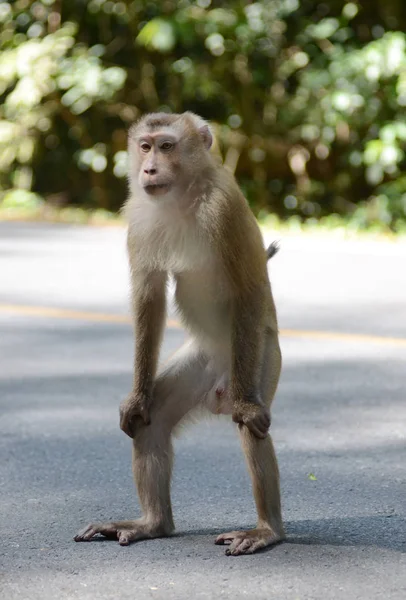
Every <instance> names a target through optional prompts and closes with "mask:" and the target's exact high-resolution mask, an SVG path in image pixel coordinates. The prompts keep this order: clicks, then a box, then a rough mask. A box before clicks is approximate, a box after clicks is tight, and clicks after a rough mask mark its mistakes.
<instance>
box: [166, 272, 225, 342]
mask: <svg viewBox="0 0 406 600" xmlns="http://www.w3.org/2000/svg"><path fill="white" fill-rule="evenodd" d="M174 278H175V283H176V291H175V300H176V304H177V307H178V309H179V311H180V313H181V315H182V317H183V320H184V322H185V324H186V326H187V327H188V328H189V329H190V330H192V332H194V333H196V334H200V335H202V336H204V337H208V338H210V339H216V340H217V339H218V338H219V337H222V338H224V337H225V336H227V335H228V333H229V331H230V299H229V295H228V293H227V289H226V287H225V286H224V285H223V283H222V280H221V277H219V276H217V277H213V274H212V273H211V272H210V271H209V270H207V271H206V270H205V269H202V270H200V271H198V272H196V273H191V272H184V273H178V274H175V275H174Z"/></svg>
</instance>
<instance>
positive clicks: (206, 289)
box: [75, 112, 285, 556]
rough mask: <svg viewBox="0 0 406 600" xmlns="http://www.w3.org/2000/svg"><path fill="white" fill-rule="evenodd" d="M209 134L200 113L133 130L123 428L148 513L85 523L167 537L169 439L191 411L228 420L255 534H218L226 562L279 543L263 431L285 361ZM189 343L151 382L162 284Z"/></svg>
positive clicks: (251, 243)
mask: <svg viewBox="0 0 406 600" xmlns="http://www.w3.org/2000/svg"><path fill="white" fill-rule="evenodd" d="M212 142H213V137H212V132H211V130H210V128H209V126H208V125H207V123H206V122H205V121H204V120H203V119H202V118H200V117H198V116H197V115H195V114H193V113H190V112H186V113H183V114H172V115H170V114H164V113H156V114H148V115H146V116H145V117H143V118H142V119H141V120H140V121H139V122H138V123H137V124H135V125H134V126H132V128H131V129H130V132H129V140H128V143H129V158H130V175H129V186H130V197H129V200H128V201H127V203H126V206H125V209H124V210H125V216H126V218H127V221H128V255H129V261H130V268H131V284H132V305H133V306H132V308H133V315H134V329H135V340H136V347H135V364H134V382H133V389H132V391H131V393H130V395H129V396H128V398H127V399H126V400H124V402H123V403H122V404H121V406H120V427H121V429H122V430H123V431H124V432H125V433H126V434H127V435H128V436H129V437H130V438H132V440H133V473H134V479H135V483H136V486H137V490H138V495H139V500H140V504H141V507H142V510H143V516H142V517H141V518H139V519H137V520H132V521H117V522H111V523H102V524H90V525H88V526H87V527H85V528H84V529H83V530H82V531H80V532H79V533H78V534H77V535H76V537H75V540H76V541H77V542H80V541H88V540H90V539H91V538H93V537H94V536H95V535H96V534H101V535H103V536H105V537H108V538H113V539H117V540H118V542H119V544H121V545H122V546H127V545H128V544H130V543H131V542H135V541H138V540H142V539H148V538H156V537H162V536H169V535H170V534H171V533H172V532H173V530H174V523H173V516H172V507H171V499H170V482H171V471H172V458H173V452H172V442H171V437H172V434H173V432H174V430H175V428H176V427H177V426H178V425H179V424H180V423H181V422H182V423H183V422H184V421H185V419H186V418H187V416H188V415H190V414H192V413H193V411H196V412H199V413H201V412H204V411H202V409H206V410H208V411H210V412H211V413H213V414H225V415H230V416H231V418H232V420H233V421H234V422H235V423H237V424H238V432H239V435H240V438H241V442H242V447H243V450H244V453H245V457H246V461H247V464H248V469H249V472H250V476H251V479H252V487H253V493H254V497H255V503H256V508H257V513H258V521H257V526H256V527H255V528H254V529H252V530H248V531H230V532H227V533H222V534H221V535H219V536H218V537H217V539H216V540H215V543H216V544H224V545H227V549H226V554H228V555H233V556H235V555H240V554H251V553H253V552H255V551H256V550H259V549H260V548H264V547H265V546H269V545H271V544H276V543H278V542H280V541H281V540H283V539H284V535H285V534H284V530H283V524H282V517H281V505H280V492H279V472H278V465H277V461H276V457H275V452H274V448H273V443H272V439H271V437H270V435H269V433H268V429H269V427H270V423H271V419H270V407H271V403H272V400H273V397H274V395H275V391H276V388H277V385H278V380H279V375H280V370H281V353H280V349H279V342H278V326H277V318H276V311H275V305H274V301H273V297H272V292H271V287H270V283H269V279H268V272H267V260H268V258H270V257H271V256H272V255H273V254H274V253H275V252H276V251H277V247H276V246H275V245H271V246H270V248H269V249H268V250H267V251H266V250H265V249H264V246H263V242H262V236H261V233H260V230H259V227H258V224H257V222H256V220H255V218H254V216H253V214H252V212H251V210H250V208H249V206H248V203H247V201H246V200H245V198H244V196H243V194H242V193H241V191H240V189H239V187H238V185H237V183H236V181H235V179H234V177H233V175H232V174H231V173H230V172H229V171H228V170H227V169H226V168H225V167H224V166H223V165H222V164H221V161H220V159H219V157H218V156H217V155H216V154H215V153H213V152H211V151H210V147H211V146H212ZM169 274H171V275H172V276H173V278H174V281H175V284H176V293H175V300H176V305H177V308H178V310H179V314H180V316H181V318H182V321H183V324H184V326H185V327H186V329H187V330H188V331H189V332H190V334H191V339H190V341H189V342H188V343H187V344H186V345H185V346H183V347H182V348H181V350H180V351H178V353H177V354H175V356H174V357H173V358H172V359H171V360H170V362H169V364H167V365H165V366H164V368H163V369H162V370H161V371H160V372H159V373H157V370H158V356H159V349H160V344H161V340H162V335H163V331H164V326H165V317H166V285H167V281H168V276H169Z"/></svg>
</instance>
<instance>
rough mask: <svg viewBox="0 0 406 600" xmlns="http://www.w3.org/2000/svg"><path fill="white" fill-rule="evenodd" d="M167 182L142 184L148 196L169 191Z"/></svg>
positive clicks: (160, 194) (159, 194)
mask: <svg viewBox="0 0 406 600" xmlns="http://www.w3.org/2000/svg"><path fill="white" fill-rule="evenodd" d="M169 187H170V186H169V184H167V183H147V184H144V190H145V191H146V192H147V194H148V195H149V196H162V195H163V194H166V192H167V191H169Z"/></svg>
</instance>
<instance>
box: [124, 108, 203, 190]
mask: <svg viewBox="0 0 406 600" xmlns="http://www.w3.org/2000/svg"><path fill="white" fill-rule="evenodd" d="M211 143H212V136H211V132H210V130H209V127H208V125H207V124H206V123H205V122H204V121H203V120H202V119H201V118H200V117H197V116H196V115H193V114H192V113H184V114H183V115H167V114H165V113H155V114H151V115H147V116H146V117H144V118H143V119H141V120H140V121H139V122H138V123H137V124H135V125H134V126H133V127H132V128H131V129H130V132H129V151H130V160H131V164H130V182H131V183H132V184H133V185H134V184H135V188H138V189H139V188H141V189H142V190H143V191H144V192H145V193H146V194H147V195H148V196H154V197H165V196H166V197H168V194H169V193H171V194H170V195H171V196H174V194H173V192H176V197H181V196H183V195H184V193H185V192H186V191H187V190H188V189H189V188H190V185H191V181H192V183H193V181H194V180H195V173H196V171H197V172H199V171H201V170H202V168H203V167H204V165H205V163H206V162H207V161H208V150H209V149H210V146H211ZM133 189H134V188H133Z"/></svg>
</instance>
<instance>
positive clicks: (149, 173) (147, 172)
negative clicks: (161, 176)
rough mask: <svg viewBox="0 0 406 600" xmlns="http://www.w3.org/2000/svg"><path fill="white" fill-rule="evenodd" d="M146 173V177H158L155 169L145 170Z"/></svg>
mask: <svg viewBox="0 0 406 600" xmlns="http://www.w3.org/2000/svg"><path fill="white" fill-rule="evenodd" d="M144 173H145V174H146V175H156V169H155V168H153V167H152V168H151V169H144Z"/></svg>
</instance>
